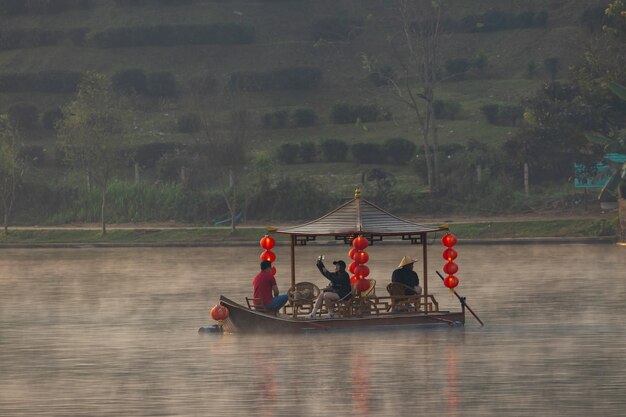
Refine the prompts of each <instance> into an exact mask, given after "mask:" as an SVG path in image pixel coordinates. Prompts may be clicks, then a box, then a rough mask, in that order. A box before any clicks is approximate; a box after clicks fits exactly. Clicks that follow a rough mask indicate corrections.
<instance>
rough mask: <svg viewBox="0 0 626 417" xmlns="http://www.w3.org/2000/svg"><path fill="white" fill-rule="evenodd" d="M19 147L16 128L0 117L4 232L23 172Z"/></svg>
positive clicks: (0, 177)
mask: <svg viewBox="0 0 626 417" xmlns="http://www.w3.org/2000/svg"><path fill="white" fill-rule="evenodd" d="M20 147H21V141H20V136H19V132H18V130H17V129H16V128H15V127H14V126H13V125H12V124H11V123H10V122H9V121H8V119H7V118H6V117H5V118H2V119H0V199H1V200H2V214H3V220H4V233H5V234H7V233H8V232H9V219H10V217H11V210H12V209H13V203H14V201H15V191H16V189H17V186H18V185H19V182H20V180H21V178H22V174H23V173H24V159H23V157H22V156H21V154H20Z"/></svg>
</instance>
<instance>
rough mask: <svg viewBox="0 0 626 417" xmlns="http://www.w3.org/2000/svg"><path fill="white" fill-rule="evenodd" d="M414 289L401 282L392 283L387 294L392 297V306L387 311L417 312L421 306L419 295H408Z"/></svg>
mask: <svg viewBox="0 0 626 417" xmlns="http://www.w3.org/2000/svg"><path fill="white" fill-rule="evenodd" d="M408 291H413V292H414V290H413V288H411V287H409V286H408V285H404V284H402V283H400V282H391V283H389V285H387V292H388V293H389V296H390V297H391V304H390V305H389V308H388V310H387V311H417V310H419V306H420V296H419V295H407V294H406V293H407V292H408Z"/></svg>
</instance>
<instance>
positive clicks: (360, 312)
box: [350, 278, 379, 317]
mask: <svg viewBox="0 0 626 417" xmlns="http://www.w3.org/2000/svg"><path fill="white" fill-rule="evenodd" d="M368 281H369V283H370V287H369V288H368V289H367V290H366V291H362V292H361V293H360V294H359V293H358V292H357V291H356V288H355V289H354V295H355V296H354V297H353V298H352V303H351V311H350V314H351V315H353V316H358V317H362V316H369V315H370V314H372V313H375V314H376V315H378V314H379V311H378V307H377V299H376V280H375V279H371V278H369V279H368Z"/></svg>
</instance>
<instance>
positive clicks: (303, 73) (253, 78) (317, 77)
mask: <svg viewBox="0 0 626 417" xmlns="http://www.w3.org/2000/svg"><path fill="white" fill-rule="evenodd" d="M321 81H322V70H321V69H319V68H317V67H290V68H281V69H277V70H275V71H271V72H267V73H261V72H256V71H244V72H236V73H234V74H231V76H230V80H229V82H228V88H229V89H230V91H270V90H309V89H313V88H315V87H317V86H318V85H319V83H320V82H321Z"/></svg>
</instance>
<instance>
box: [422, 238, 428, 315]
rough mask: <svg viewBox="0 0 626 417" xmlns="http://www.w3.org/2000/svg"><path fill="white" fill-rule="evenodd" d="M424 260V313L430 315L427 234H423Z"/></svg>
mask: <svg viewBox="0 0 626 417" xmlns="http://www.w3.org/2000/svg"><path fill="white" fill-rule="evenodd" d="M422 258H423V259H424V312H425V313H426V314H428V256H427V250H426V233H422Z"/></svg>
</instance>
